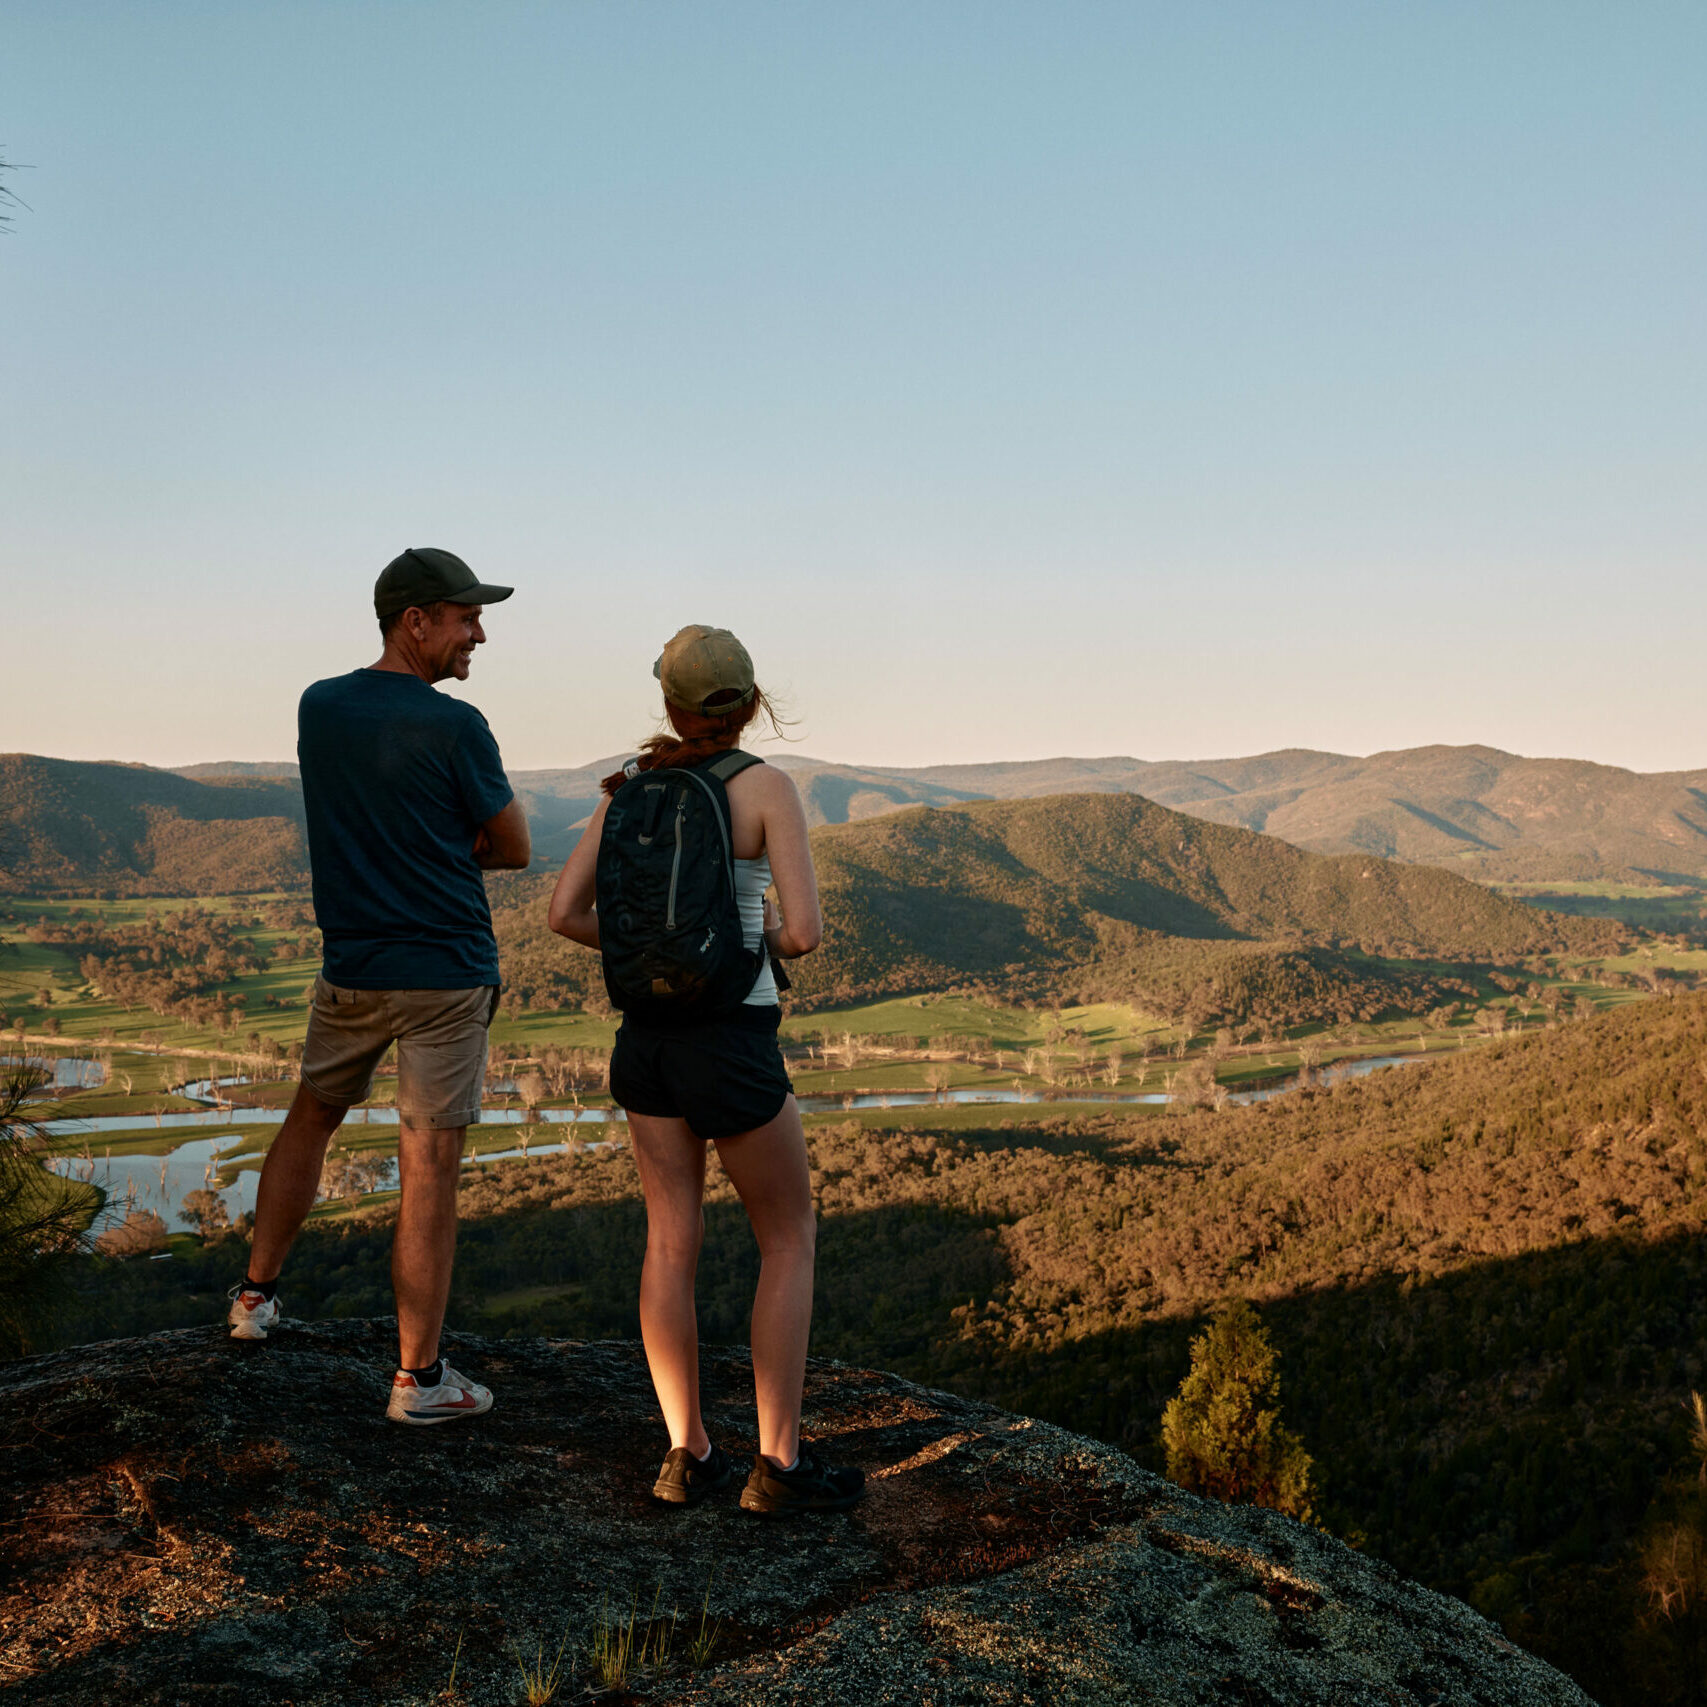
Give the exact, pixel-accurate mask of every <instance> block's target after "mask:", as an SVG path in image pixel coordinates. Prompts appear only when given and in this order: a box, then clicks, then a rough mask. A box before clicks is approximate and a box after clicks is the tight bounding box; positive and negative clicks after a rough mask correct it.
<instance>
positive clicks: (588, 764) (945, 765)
mask: <svg viewBox="0 0 1707 1707" xmlns="http://www.w3.org/2000/svg"><path fill="white" fill-rule="evenodd" d="M637 745H638V743H635V744H631V745H629V746H626V747H620V748H617V747H613V748H611V749H609V750H608V751H605V752H600V753H596V754H594V755H593V756H592V757H590V758H586V759H579V760H570V759H555V760H550V761H547V762H545V763H540V764H526V765H524V764H515V763H511V762H510V761H509V760H508V758H507V757H506V769H508V770H510V771H511V772H513V773H517V774H521V773H528V774H533V773H538V772H541V771H579V770H591V769H593V768H595V767H596V766H598V765H601V764H604V763H607V762H612V761H615V760H617V759H620V758H622V757H625V756H627V755H629V754H632V753H633V752H634V751H635V750H636V746H637ZM746 745H748V746H750V747H753V748H754V749H755V750H757V751H761V752H764V753H766V754H768V755H770V756H771V757H772V758H780V759H795V760H798V761H800V762H802V763H808V764H816V765H832V766H840V767H843V768H845V769H849V770H870V771H931V770H948V769H978V768H980V767H981V766H995V765H1047V764H1110V763H1122V762H1130V763H1133V764H1140V765H1169V764H1177V765H1217V764H1234V763H1239V762H1244V761H1249V760H1252V759H1262V758H1270V757H1274V756H1277V755H1280V754H1284V753H1310V754H1314V755H1318V756H1320V757H1323V758H1335V759H1353V760H1363V761H1367V760H1370V759H1379V758H1385V757H1388V756H1390V755H1392V754H1396V753H1412V752H1425V751H1428V750H1429V749H1431V748H1440V749H1443V750H1446V751H1454V752H1464V751H1469V750H1472V749H1477V748H1480V749H1482V750H1484V751H1488V752H1496V753H1501V754H1504V755H1505V756H1506V757H1508V758H1514V759H1524V760H1530V761H1534V762H1536V763H1579V762H1580V763H1587V764H1603V765H1609V768H1612V769H1617V770H1627V771H1630V772H1632V773H1633V774H1635V775H1638V776H1668V775H1677V774H1692V773H1695V772H1700V771H1707V762H1704V763H1702V764H1697V765H1667V766H1661V767H1657V768H1655V769H1652V770H1647V769H1640V768H1638V767H1636V766H1632V765H1617V764H1612V763H1611V762H1610V761H1607V760H1603V759H1593V758H1589V757H1588V756H1587V755H1585V754H1582V753H1519V752H1514V751H1513V750H1512V749H1511V748H1509V747H1497V746H1495V745H1494V744H1493V743H1492V742H1489V741H1455V742H1446V741H1424V742H1420V743H1418V745H1417V746H1414V747H1375V748H1371V749H1370V750H1369V751H1368V752H1362V753H1359V752H1346V751H1343V750H1341V749H1336V748H1328V747H1297V746H1289V747H1263V748H1258V749H1254V750H1252V751H1250V752H1246V753H1181V754H1164V755H1161V756H1154V757H1153V756H1150V755H1147V754H1140V753H1116V752H1107V753H1090V752H1084V753H1067V752H1057V753H1038V754H1030V755H1025V756H1021V757H1013V756H1007V757H998V758H991V759H923V760H920V761H916V762H910V763H906V764H901V763H896V762H889V761H885V760H879V759H862V758H852V759H846V758H829V757H826V756H825V755H824V754H822V753H819V752H807V751H805V749H804V747H803V746H802V745H801V744H800V743H798V742H792V741H791V742H780V741H776V740H774V739H764V740H758V741H752V740H749V741H748V742H747V743H746ZM0 757H7V758H12V757H32V758H46V759H71V760H73V761H75V762H79V763H87V764H115V765H142V766H146V767H148V768H150V769H153V770H163V771H182V770H191V769H196V768H203V767H208V766H218V765H250V766H275V765H276V766H290V767H294V766H295V764H296V760H295V759H294V758H283V757H279V756H276V755H275V756H272V757H267V758H252V759H234V758H231V757H230V756H228V755H226V756H221V757H218V758H199V759H174V760H170V761H166V760H153V759H128V758H119V757H115V756H114V755H112V754H110V753H104V754H88V755H83V754H69V753H39V752H31V753H24V752H23V751H22V750H19V751H17V752H12V753H0Z"/></svg>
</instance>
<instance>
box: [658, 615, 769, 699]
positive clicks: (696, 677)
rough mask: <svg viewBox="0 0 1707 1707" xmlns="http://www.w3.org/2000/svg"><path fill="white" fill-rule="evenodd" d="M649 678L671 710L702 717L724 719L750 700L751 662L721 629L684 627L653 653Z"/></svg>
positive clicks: (744, 651) (751, 691)
mask: <svg viewBox="0 0 1707 1707" xmlns="http://www.w3.org/2000/svg"><path fill="white" fill-rule="evenodd" d="M652 674H653V675H655V676H656V677H657V678H658V680H659V681H660V682H661V683H662V684H663V687H664V698H665V699H667V700H668V701H669V702H670V704H671V705H674V706H677V707H679V708H680V709H681V710H683V711H696V712H698V713H699V714H700V716H702V717H728V716H729V715H730V714H731V713H733V712H737V711H739V710H740V709H741V708H742V707H743V706H744V705H747V704H748V703H749V702H750V701H751V700H752V697H753V660H752V659H751V658H749V657H748V656H747V648H746V647H745V646H743V645H742V644H741V642H740V641H739V640H737V639H736V638H735V636H734V635H733V634H731V633H730V632H729V630H728V629H726V628H707V627H706V626H705V625H704V624H703V623H698V622H694V623H689V624H688V626H687V627H686V628H684V629H681V630H679V631H678V632H677V634H676V635H675V637H674V638H673V639H672V640H671V641H670V643H669V644H668V645H667V646H665V648H664V650H663V651H662V652H660V653H659V654H658V661H657V663H655V664H654V665H653V666H652ZM713 700H716V701H717V702H718V703H716V704H713V703H712V701H713Z"/></svg>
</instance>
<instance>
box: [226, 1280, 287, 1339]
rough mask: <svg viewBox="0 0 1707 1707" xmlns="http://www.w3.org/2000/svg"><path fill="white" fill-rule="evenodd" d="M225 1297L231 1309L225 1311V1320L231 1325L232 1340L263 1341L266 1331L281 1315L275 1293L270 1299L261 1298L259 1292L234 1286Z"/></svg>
mask: <svg viewBox="0 0 1707 1707" xmlns="http://www.w3.org/2000/svg"><path fill="white" fill-rule="evenodd" d="M226 1297H227V1298H229V1299H230V1300H231V1308H230V1309H229V1310H227V1311H226V1313H225V1319H226V1321H228V1322H229V1323H230V1324H231V1337H232V1338H233V1339H234V1340H264V1339H265V1338H266V1337H267V1329H268V1328H270V1327H272V1326H273V1325H274V1323H276V1322H277V1321H278V1319H279V1316H280V1315H281V1314H282V1311H281V1309H280V1306H279V1300H278V1296H277V1294H276V1293H275V1294H274V1296H273V1297H271V1298H263V1297H262V1296H261V1294H260V1293H259V1292H255V1291H251V1290H248V1289H246V1288H244V1287H242V1286H234V1287H232V1289H231V1290H230V1291H229V1292H228V1293H226Z"/></svg>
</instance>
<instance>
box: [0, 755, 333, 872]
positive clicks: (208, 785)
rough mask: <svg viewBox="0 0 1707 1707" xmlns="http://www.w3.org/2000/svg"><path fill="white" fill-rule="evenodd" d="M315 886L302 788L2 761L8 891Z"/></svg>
mask: <svg viewBox="0 0 1707 1707" xmlns="http://www.w3.org/2000/svg"><path fill="white" fill-rule="evenodd" d="M307 881H308V859H307V849H306V846H305V843H304V840H303V830H302V792H301V789H300V787H299V786H298V784H297V783H295V782H294V781H286V780H272V781H253V782H238V781H231V782H227V781H223V780H222V781H213V782H203V781H196V780H194V779H192V778H189V777H182V776H178V775H175V774H174V773H173V772H171V771H160V770H153V769H151V768H150V767H148V766H146V765H120V764H87V763H82V762H78V761H73V760H69V759H47V758H39V757H37V756H35V755H34V754H30V753H6V754H0V892H4V893H8V894H55V893H67V894H88V893H90V892H91V891H95V892H99V891H110V892H111V893H112V894H114V895H221V894H246V893H253V892H256V891H261V890H269V889H291V888H298V887H300V886H302V885H304V884H306V883H307Z"/></svg>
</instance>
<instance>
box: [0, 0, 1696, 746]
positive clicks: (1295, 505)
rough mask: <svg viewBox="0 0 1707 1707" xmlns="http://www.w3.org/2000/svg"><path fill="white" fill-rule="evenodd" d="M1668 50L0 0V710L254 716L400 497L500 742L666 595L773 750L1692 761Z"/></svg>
mask: <svg viewBox="0 0 1707 1707" xmlns="http://www.w3.org/2000/svg"><path fill="white" fill-rule="evenodd" d="M1704 64H1707V7H1703V6H1702V5H1701V4H1699V0H1689V3H1686V4H1677V5H1667V4H1660V3H1653V0H1641V3H1638V4H1634V5H1612V4H1597V5H1592V6H1589V5H1573V4H1569V3H1559V0H1532V3H1529V4H1521V5H1519V4H1499V3H1497V0H1495V3H1489V0H1477V3H1474V4H1449V3H1429V4H1414V5H1394V4H1376V3H1372V0H1357V3H1355V4H1343V5H1319V4H1306V3H1302V0H1300V3H1295V4H1280V5H1276V4H1273V3H1272V0H1260V3H1259V0H1247V3H1221V4H1214V5H1207V4H1204V5H1199V4H1188V3H1185V0H1170V3H1168V4H1165V5H1147V4H1120V5H1116V4H1107V5H1081V4H1072V3H1062V0H1049V3H1048V4H1044V3H1041V0H1039V3H1035V4H1028V5H1006V4H991V3H989V0H977V3H975V4H964V5H960V4H939V3H931V4H925V5H920V4H917V3H916V0H911V3H908V4H905V5H885V4H868V3H864V0H861V3H860V4H856V5H849V4H845V3H843V4H822V3H820V4H801V3H788V4H781V3H779V4H768V5H743V4H722V3H720V4H709V5H688V4H675V5H662V4H654V3H646V0H622V3H617V0H609V3H580V4H573V3H569V0H554V3H550V4H526V5H524V4H508V3H504V0H481V3H478V4H476V3H474V0H465V3H458V4H444V3H431V0H407V3H401V0H400V3H396V4H376V3H371V0H332V3H317V4H310V3H290V4H286V3H282V0H281V3H272V4H265V3H254V4H231V3H228V0H221V3H219V4H211V3H210V4H197V5H190V4H180V3H176V0H148V4H146V5H137V4H133V3H126V4H107V5H101V4H85V3H82V0H18V3H16V4H14V5H12V6H10V7H8V8H7V10H6V17H5V21H4V24H3V25H0V144H3V145H4V149H5V152H6V154H7V155H8V156H9V157H10V158H11V159H13V160H15V161H18V162H22V163H25V164H26V165H27V166H28V167H29V170H28V171H25V172H21V173H19V174H18V175H17V177H16V179H15V183H16V187H17V189H18V191H19V192H20V193H21V194H22V195H23V196H24V197H25V199H26V200H27V201H28V202H29V204H30V209H29V211H27V212H20V213H18V215H17V217H16V219H15V221H14V224H13V229H12V233H11V235H10V236H7V237H5V238H3V239H0V303H3V310H4V311H3V318H0V577H3V582H4V587H5V596H6V604H7V608H8V610H9V612H10V613H11V615H12V617H13V628H12V635H11V654H10V658H9V662H8V668H7V671H6V678H5V679H6V682H7V685H8V688H9V689H10V691H9V692H8V693H7V694H6V696H5V702H6V717H5V729H4V732H3V734H0V745H4V746H5V747H8V748H14V749H17V748H21V749H25V750H31V751H38V752H48V753H58V754H65V755H69V756H74V757H115V758H128V759H141V760H147V761H150V762H156V763H187V762H191V761H194V760H201V759H213V758H268V757H281V756H286V755H288V754H289V753H290V751H291V749H292V746H293V743H294V726H293V719H294V707H295V700H296V695H297V693H298V691H299V690H300V688H301V686H302V685H303V683H305V682H306V681H308V680H311V679H313V678H315V677H317V676H322V675H327V674H331V673H334V672H336V671H338V670H341V669H346V668H351V667H354V666H357V665H360V664H363V663H367V662H369V661H370V660H371V658H372V656H373V655H374V654H375V653H376V651H377V643H376V638H375V635H374V631H373V627H372V618H371V613H370V606H369V604H368V597H369V589H370V587H371V582H372V578H373V576H374V575H375V574H376V573H377V572H378V570H379V568H380V567H381V566H382V565H383V564H384V563H385V562H386V560H387V559H388V558H389V557H391V556H392V554H393V553H394V552H396V551H398V550H400V549H401V548H402V547H403V546H404V545H408V544H416V545H420V544H435V545H443V546H448V547H449V548H451V549H452V550H455V551H458V552H460V553H462V554H463V555H464V556H465V557H467V558H468V560H469V561H470V562H471V563H472V564H473V565H474V567H475V568H476V569H477V570H479V571H480V572H481V573H482V574H483V575H485V576H486V577H487V578H489V579H493V580H499V581H509V582H513V583H514V584H515V586H516V587H517V589H518V591H517V593H516V596H515V598H514V599H512V600H511V601H509V603H508V604H506V605H504V606H502V607H500V608H498V609H496V610H495V611H494V612H493V614H492V619H491V621H490V624H489V633H490V636H491V640H490V644H489V646H488V647H487V648H486V650H485V651H484V652H483V653H482V654H481V656H480V657H479V658H478V660H477V663H476V672H475V677H474V679H473V681H472V682H471V683H470V685H469V687H468V689H467V690H466V691H467V693H468V695H469V697H471V698H473V699H474V700H475V702H476V703H477V704H479V705H480V706H481V707H482V709H483V710H485V711H486V712H487V715H488V716H489V718H490V719H491V721H492V723H493V726H494V728H495V730H496V732H497V734H498V737H499V740H500V742H501V744H502V746H503V748H504V751H505V754H506V757H507V759H508V760H509V761H510V762H511V763H512V764H513V765H516V766H518V767H520V766H530V767H531V766H539V765H548V764H569V763H577V762H581V761H584V760H587V759H590V758H592V757H594V756H596V755H601V754H606V753H610V752H613V751H616V750H619V749H623V748H626V747H629V746H630V745H631V744H632V743H633V742H634V741H635V740H636V739H637V738H638V737H639V736H640V735H642V734H644V733H645V732H647V730H649V729H650V727H651V726H652V720H653V717H654V715H655V702H654V699H653V692H654V689H653V684H652V681H651V677H650V665H651V661H652V658H653V657H654V655H655V654H656V652H657V650H658V647H659V644H660V643H661V642H662V640H663V639H664V638H666V637H667V636H668V635H669V634H670V633H671V632H673V630H674V629H675V628H676V627H677V626H678V625H679V624H680V623H682V622H691V621H703V622H717V623H723V624H727V625H728V626H730V627H733V628H734V629H735V630H736V631H737V632H738V633H740V634H741V635H742V636H743V637H744V638H746V640H747V642H748V644H749V646H750V648H751V650H752V652H753V654H754V656H755V658H756V659H757V661H758V664H759V668H760V677H761V680H764V681H767V682H768V683H770V684H772V685H774V686H777V687H780V688H782V689H783V690H784V692H785V693H786V695H787V697H788V698H789V700H790V701H791V702H792V705H793V708H794V711H795V713H796V714H797V716H798V717H799V718H800V720H801V726H800V727H801V733H802V734H803V736H804V740H803V743H802V746H803V750H805V751H807V752H810V753H813V754H814V755H817V756H821V757H826V758H837V759H845V760H855V761H859V760H863V761H868V762H887V763H899V764H906V763H926V762H930V761H933V760H951V759H952V760H976V759H994V758H1018V757H1035V756H1043V755H1047V754H1054V753H1068V752H1071V753H1080V754H1089V753H1113V752H1125V753H1132V754H1135V755H1139V756H1143V757H1155V758H1160V757H1194V756H1195V757H1206V756H1211V755H1225V754H1233V753H1247V752H1255V751H1260V750H1264V749H1267V748H1273V747H1281V746H1293V745H1306V746H1319V747H1329V748H1334V749H1337V750H1340V751H1350V752H1368V751H1371V750H1374V749H1377V748H1384V747H1394V746H1409V745H1415V744H1420V743H1423V742H1428V741H1437V740H1438V741H1452V742H1462V741H1477V740H1479V741H1487V742H1490V743H1493V744H1496V745H1501V746H1506V747H1510V748H1513V749H1515V750H1518V751H1523V752H1530V753H1568V754H1576V755H1582V756H1585V757H1592V758H1600V759H1605V760H1610V761H1613V762H1617V763H1623V764H1629V765H1632V766H1635V767H1637V768H1641V769H1659V768H1671V767H1682V766H1692V767H1693V766H1707V727H1704V722H1707V720H1704V716H1703V714H1704V712H1707V687H1704V686H1703V675H1704V672H1703V664H1702V638H1703V627H1704V619H1707V591H1704V586H1707V572H1704V571H1707V562H1704V558H1707V552H1704V548H1703V541H1704V539H1707V294H1704V286H1703V281H1704V280H1707V234H1704V232H1707V226H1704V216H1707V101H1704V100H1703V97H1702V84H1701V73H1702V67H1703V65H1704ZM20 617H21V626H20V622H19V618H20Z"/></svg>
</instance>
